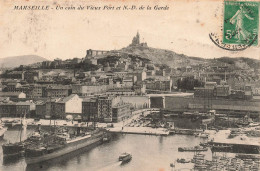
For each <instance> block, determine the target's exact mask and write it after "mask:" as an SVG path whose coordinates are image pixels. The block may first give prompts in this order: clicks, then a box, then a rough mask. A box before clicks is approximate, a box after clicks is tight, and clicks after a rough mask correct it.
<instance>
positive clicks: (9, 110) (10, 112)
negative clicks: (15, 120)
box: [0, 100, 16, 117]
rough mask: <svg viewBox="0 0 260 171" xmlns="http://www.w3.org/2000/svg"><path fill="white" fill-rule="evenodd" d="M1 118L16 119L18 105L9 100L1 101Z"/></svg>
mask: <svg viewBox="0 0 260 171" xmlns="http://www.w3.org/2000/svg"><path fill="white" fill-rule="evenodd" d="M0 117H16V103H15V102H12V101H9V100H7V101H5V100H4V101H1V102H0Z"/></svg>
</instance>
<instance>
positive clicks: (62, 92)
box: [46, 85, 72, 97]
mask: <svg viewBox="0 0 260 171" xmlns="http://www.w3.org/2000/svg"><path fill="white" fill-rule="evenodd" d="M71 94H72V89H71V86H69V85H68V86H67V85H51V86H48V87H47V88H46V95H47V97H67V96H69V95H71Z"/></svg>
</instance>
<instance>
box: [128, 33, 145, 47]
mask: <svg viewBox="0 0 260 171" xmlns="http://www.w3.org/2000/svg"><path fill="white" fill-rule="evenodd" d="M129 46H142V47H147V43H146V42H142V43H140V34H139V32H137V34H136V36H135V37H133V40H132V43H131V44H130V45H129Z"/></svg>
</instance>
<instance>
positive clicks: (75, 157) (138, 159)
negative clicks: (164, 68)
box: [0, 128, 211, 171]
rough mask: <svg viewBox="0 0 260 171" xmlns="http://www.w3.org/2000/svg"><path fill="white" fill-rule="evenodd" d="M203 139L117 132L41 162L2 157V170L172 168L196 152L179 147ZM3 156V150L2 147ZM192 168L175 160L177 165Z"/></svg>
mask: <svg viewBox="0 0 260 171" xmlns="http://www.w3.org/2000/svg"><path fill="white" fill-rule="evenodd" d="M34 130H35V128H27V130H22V135H24V137H26V136H28V135H30V134H31V133H32V132H33V131H34ZM19 134H20V129H19V128H11V129H9V130H8V131H7V133H6V135H5V139H4V141H0V144H3V143H5V142H9V141H10V142H14V141H19V137H20V135H19ZM200 141H203V140H202V139H199V138H197V137H194V136H185V135H173V136H168V137H164V136H151V135H134V134H128V135H116V134H114V136H113V138H112V140H111V141H110V142H109V143H105V144H101V145H98V146H96V147H93V148H86V149H83V150H80V151H77V152H74V153H72V154H69V155H66V156H63V157H61V158H57V159H55V160H51V161H48V162H44V163H40V164H37V165H31V166H28V167H27V166H26V163H25V161H24V159H23V158H18V159H4V160H3V158H1V159H0V160H1V163H0V170H4V171H9V170H10V171H20V170H28V171H30V170H33V171H36V170H37V171H38V170H48V171H57V170H58V171H61V170H62V171H71V170H77V171H81V170H84V171H85V170H91V171H96V170H97V171H103V170H104V171H106V170H107V171H110V170H111V171H117V170H118V171H119V170H120V171H122V170H123V171H128V170H129V171H132V170H142V171H143V170H149V171H153V170H154V171H158V170H163V169H164V170H171V167H170V163H174V161H175V160H176V159H177V158H192V157H193V154H194V153H193V152H182V153H181V152H178V147H180V146H181V147H185V146H186V147H188V146H195V145H198V144H199V143H200ZM123 152H130V153H131V154H132V156H133V158H132V160H131V161H130V162H129V163H126V164H124V165H121V162H119V161H118V156H119V155H120V154H121V153H123ZM0 154H1V156H2V149H1V150H0ZM205 154H206V159H211V152H210V150H209V151H207V152H205ZM184 166H185V168H186V167H192V166H189V165H183V164H179V163H175V168H176V169H178V168H184Z"/></svg>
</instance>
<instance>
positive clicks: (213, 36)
mask: <svg viewBox="0 0 260 171" xmlns="http://www.w3.org/2000/svg"><path fill="white" fill-rule="evenodd" d="M209 38H210V40H211V41H212V42H213V43H214V44H215V45H216V46H218V47H219V48H222V49H225V50H229V51H243V50H245V49H247V48H248V47H250V46H252V45H253V44H254V42H255V41H256V40H257V38H258V35H257V34H256V35H255V36H254V38H253V39H251V41H248V40H249V39H248V40H247V41H246V43H244V44H227V43H224V42H223V41H222V38H221V36H220V35H218V34H217V33H210V34H209Z"/></svg>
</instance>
